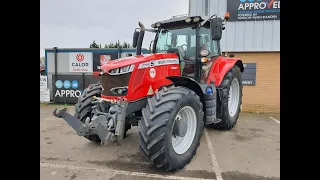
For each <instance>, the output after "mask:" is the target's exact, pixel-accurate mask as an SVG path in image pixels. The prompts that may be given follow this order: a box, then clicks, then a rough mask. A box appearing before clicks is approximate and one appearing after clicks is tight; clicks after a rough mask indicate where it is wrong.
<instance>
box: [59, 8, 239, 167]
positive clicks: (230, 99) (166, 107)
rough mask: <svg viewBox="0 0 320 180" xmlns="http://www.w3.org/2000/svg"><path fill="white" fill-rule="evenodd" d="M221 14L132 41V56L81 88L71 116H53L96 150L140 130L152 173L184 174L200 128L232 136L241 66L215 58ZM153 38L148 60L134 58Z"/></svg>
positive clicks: (176, 22) (160, 27)
mask: <svg viewBox="0 0 320 180" xmlns="http://www.w3.org/2000/svg"><path fill="white" fill-rule="evenodd" d="M228 17H229V16H228V14H226V16H225V17H224V18H223V19H222V18H220V17H217V16H216V15H213V16H211V17H207V18H205V17H200V16H192V17H191V16H175V17H172V18H171V19H169V20H165V21H161V22H156V23H154V24H152V26H151V27H152V29H146V28H145V27H144V25H143V24H142V23H141V22H139V26H140V28H137V29H136V30H135V31H134V34H133V46H134V47H135V48H136V49H137V52H136V56H131V57H126V58H121V59H117V60H112V61H109V62H108V63H106V64H104V65H103V66H102V71H101V73H100V76H101V82H99V83H97V84H91V85H90V86H89V87H87V88H86V89H85V90H84V91H83V93H82V94H81V96H80V97H79V99H78V102H77V104H76V105H75V114H74V116H72V115H71V114H69V113H68V112H67V109H66V108H61V109H55V110H54V112H53V114H54V115H55V116H56V117H59V118H62V119H64V120H65V121H66V122H67V123H68V124H69V125H70V126H71V127H72V128H73V129H74V130H75V131H76V132H77V134H78V135H79V136H84V137H85V138H87V139H88V140H90V141H94V142H99V143H101V144H102V145H104V144H106V143H107V142H114V141H120V140H122V139H123V138H124V137H125V136H126V133H127V131H128V130H129V129H130V128H131V127H132V126H138V128H139V150H140V152H141V154H142V155H143V156H144V157H145V158H146V159H147V160H148V162H150V163H151V164H152V165H153V166H154V167H156V168H161V169H164V170H166V171H173V170H178V169H182V168H184V167H185V166H186V165H187V164H188V163H189V162H190V161H191V159H192V158H193V156H194V155H195V154H196V151H197V148H198V147H199V144H200V138H201V136H202V135H203V131H204V128H205V127H209V128H219V129H227V130H229V129H231V128H233V127H234V125H235V124H236V122H237V119H238V116H239V113H240V111H241V108H240V107H241V102H242V81H241V73H242V72H243V64H242V61H241V60H240V59H239V58H230V57H225V56H222V53H221V48H220V40H221V37H222V30H224V28H225V24H226V21H227V20H228ZM146 31H148V32H151V33H155V38H154V40H153V41H152V42H151V44H153V45H152V46H151V47H152V48H151V49H152V50H151V52H150V54H141V46H142V42H143V37H144V33H145V32H146Z"/></svg>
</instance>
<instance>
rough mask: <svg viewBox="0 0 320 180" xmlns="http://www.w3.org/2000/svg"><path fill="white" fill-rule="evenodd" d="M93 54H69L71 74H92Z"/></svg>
mask: <svg viewBox="0 0 320 180" xmlns="http://www.w3.org/2000/svg"><path fill="white" fill-rule="evenodd" d="M92 64H93V63H92V53H90V52H78V53H69V72H81V73H86V72H92V67H93V66H92Z"/></svg>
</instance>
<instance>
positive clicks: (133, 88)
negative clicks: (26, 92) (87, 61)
mask: <svg viewBox="0 0 320 180" xmlns="http://www.w3.org/2000/svg"><path fill="white" fill-rule="evenodd" d="M161 59H163V60H165V59H176V60H178V56H177V55H176V54H171V53H170V54H168V53H165V54H144V55H138V56H134V57H133V56H131V57H126V58H122V59H117V60H112V61H109V62H108V63H107V64H104V65H103V66H102V67H101V69H102V72H105V73H106V72H109V71H110V70H111V69H115V68H119V67H124V66H128V65H131V64H134V65H135V67H134V70H133V71H132V74H131V78H130V81H129V85H128V93H127V94H128V95H127V96H123V98H126V99H127V100H128V101H134V100H138V99H141V98H143V97H146V96H147V94H148V91H149V87H150V85H151V87H152V90H153V91H156V90H157V89H159V88H160V87H161V86H164V85H168V84H171V83H172V82H171V81H170V80H168V79H166V77H167V76H180V66H179V64H168V65H161V66H154V67H147V68H143V69H138V67H139V64H142V63H146V62H150V61H152V60H153V61H155V60H161ZM151 68H154V69H155V72H156V75H155V77H154V78H151V76H150V72H149V71H150V69H151ZM101 97H102V98H107V99H116V98H117V97H115V96H104V95H101Z"/></svg>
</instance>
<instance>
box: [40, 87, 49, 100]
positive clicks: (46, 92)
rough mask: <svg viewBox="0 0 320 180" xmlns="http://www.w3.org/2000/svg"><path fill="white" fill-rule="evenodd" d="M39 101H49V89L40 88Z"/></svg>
mask: <svg viewBox="0 0 320 180" xmlns="http://www.w3.org/2000/svg"><path fill="white" fill-rule="evenodd" d="M40 102H50V89H40Z"/></svg>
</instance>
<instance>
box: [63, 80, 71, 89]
mask: <svg viewBox="0 0 320 180" xmlns="http://www.w3.org/2000/svg"><path fill="white" fill-rule="evenodd" d="M70 86H71V83H70V81H68V80H65V81H64V83H63V87H64V88H66V89H69V88H70Z"/></svg>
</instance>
